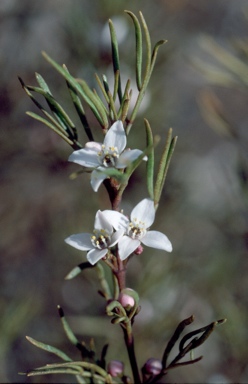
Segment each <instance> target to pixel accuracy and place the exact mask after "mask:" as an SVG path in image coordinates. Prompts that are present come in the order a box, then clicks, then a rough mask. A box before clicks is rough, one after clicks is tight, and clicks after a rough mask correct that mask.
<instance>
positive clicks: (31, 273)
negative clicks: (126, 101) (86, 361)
mask: <svg viewBox="0 0 248 384" xmlns="http://www.w3.org/2000/svg"><path fill="white" fill-rule="evenodd" d="M125 9H128V10H130V11H133V12H134V13H136V14H137V12H138V11H139V10H141V11H142V12H143V15H144V17H145V19H146V21H147V24H148V26H149V29H150V33H151V37H152V41H153V44H154V43H156V42H157V41H158V40H160V39H163V38H164V39H167V40H168V43H167V44H166V45H165V46H163V47H161V49H160V51H159V55H158V60H157V64H156V66H155V71H154V74H153V77H152V79H151V82H150V86H149V88H148V92H147V95H146V99H145V100H144V103H143V109H142V108H141V111H140V114H139V115H138V117H137V119H136V123H135V125H134V126H133V128H132V130H131V133H130V136H129V138H128V140H129V144H130V146H131V147H132V148H136V147H137V148H143V147H144V145H145V139H144V125H143V118H144V117H146V118H147V119H148V120H149V121H150V124H151V126H152V128H153V130H154V133H155V134H158V135H160V136H161V141H160V144H159V145H158V146H157V149H156V156H157V161H158V159H159V156H160V155H161V151H162V148H163V146H162V144H163V140H164V139H165V137H166V133H167V131H168V129H169V128H170V127H173V132H174V134H175V135H178V137H179V139H178V144H177V147H176V151H175V154H174V157H173V159H172V163H171V167H170V170H169V173H168V177H167V180H166V185H165V189H164V193H163V196H162V199H161V204H160V207H159V210H158V212H157V217H156V222H155V223H154V226H153V229H157V230H160V231H161V232H164V233H166V234H167V236H168V237H169V239H170V240H171V242H172V244H173V247H174V249H173V252H172V253H171V254H167V253H163V252H161V251H155V250H150V249H146V250H145V252H144V253H143V254H142V255H141V256H139V257H138V256H137V257H136V258H133V259H132V260H131V261H130V264H129V271H128V284H129V286H130V287H131V288H134V289H135V290H137V291H138V292H139V294H140V298H141V307H142V310H141V312H140V314H139V316H138V317H137V320H136V325H135V327H134V331H135V336H136V349H137V355H138V361H139V365H140V366H142V365H143V364H144V362H145V361H146V360H147V359H148V358H149V357H156V358H160V357H161V356H162V354H163V349H164V347H165V345H166V342H167V341H168V339H169V337H170V336H171V334H172V333H173V332H174V329H175V327H176V326H177V324H178V323H179V322H180V321H181V320H182V319H184V318H186V317H188V316H190V315H192V314H194V315H195V323H194V324H193V325H192V326H191V328H190V330H193V329H194V328H197V327H202V326H204V325H206V324H208V323H210V322H212V321H214V320H217V319H221V318H227V319H228V321H227V323H225V324H224V325H223V326H220V327H218V328H217V329H216V331H215V332H214V333H213V334H212V335H211V337H210V339H209V340H207V341H206V342H205V344H204V345H203V346H201V347H200V348H199V350H196V351H195V357H197V356H200V355H204V359H203V360H202V361H201V362H199V363H197V364H196V365H192V366H189V367H184V368H178V369H177V370H174V371H172V372H171V373H170V375H168V376H167V377H166V382H177V383H186V382H187V383H200V382H201V383H206V382H207V383H232V382H239V383H245V382H247V381H248V366H247V342H248V331H247V323H248V310H247V305H248V302H247V297H248V296H247V292H248V279H247V271H248V268H247V267H248V258H247V247H248V228H247V223H248V216H247V176H248V168H247V164H248V163H247V140H248V133H247V132H248V131H247V124H248V110H247V98H248V90H247V84H248V80H247V79H248V56H247V53H248V4H247V2H246V1H245V0H235V1H231V0H208V1H204V0H173V1H170V0H164V1H162V0H157V1H148V0H144V1H135V2H131V1H122V0H120V1H118V2H113V1H109V0H101V1H96V0H94V1H89V0H80V1H79V0H74V1H69V0H53V1H48V0H43V1H42V2H40V1H31V0H22V1H17V0H1V2H0V70H1V81H0V87H1V92H0V118H1V135H0V141H1V155H0V156H1V161H0V164H1V165H0V178H1V189H0V201H1V205H0V207H1V208H0V209H1V220H0V222H1V227H2V228H1V238H0V247H1V259H0V263H1V264H0V273H1V279H0V286H1V298H0V308H1V309H0V312H1V319H0V327H1V329H0V333H1V338H0V340H1V342H0V382H9V383H11V382H19V383H24V382H28V383H29V382H30V383H31V382H41V381H45V382H47V383H52V382H55V381H56V382H71V377H69V376H68V377H58V378H55V377H53V376H46V377H39V378H33V379H32V380H31V379H27V378H26V377H25V376H20V375H18V372H25V371H26V370H28V369H30V368H34V367H38V366H41V365H44V364H46V363H49V362H56V361H58V359H56V357H55V356H53V355H49V354H48V353H46V352H44V351H41V350H38V349H36V348H35V347H34V346H32V345H31V344H29V343H28V342H27V340H26V339H25V336H26V335H29V336H31V337H33V338H35V339H37V340H40V341H43V342H45V343H49V344H51V345H54V346H56V347H58V348H61V349H63V350H64V351H65V352H66V353H67V354H68V355H70V356H71V357H72V358H73V359H75V360H78V359H80V356H79V354H78V353H77V350H76V349H75V348H74V347H73V346H72V345H71V344H70V343H69V341H67V339H66V336H65V335H64V333H63V329H62V326H61V324H60V320H59V317H58V314H57V309H56V306H57V305H58V304H60V305H61V306H62V307H63V309H64V311H65V314H66V316H67V319H68V321H69V322H70V324H71V326H72V328H73V330H74V331H75V333H76V334H77V336H78V337H79V338H80V339H83V340H85V341H86V342H88V341H89V339H90V338H91V337H93V336H94V338H95V344H96V350H97V352H98V353H100V351H101V348H102V347H103V345H104V344H105V343H106V342H109V344H110V346H109V352H108V356H107V358H108V360H110V359H113V358H116V357H118V358H119V359H121V360H123V361H124V362H126V364H127V355H126V352H125V350H124V347H123V340H122V333H121V330H120V329H119V328H118V326H114V325H111V324H110V320H109V319H108V318H106V317H105V315H104V301H103V299H102V298H101V297H100V296H99V295H98V294H97V290H98V289H99V283H98V280H97V278H96V276H95V273H94V271H85V272H84V273H83V274H82V275H80V276H78V277H77V278H75V279H74V280H71V281H65V280H64V277H65V276H66V274H67V273H68V272H69V271H70V270H71V269H72V268H73V267H74V266H75V265H77V264H78V263H80V262H81V261H82V260H85V254H84V253H81V252H79V251H77V250H75V249H73V248H70V247H68V246H67V245H66V244H65V243H64V239H65V238H66V237H67V236H69V235H70V234H72V233H78V232H89V231H91V229H92V226H93V222H94V215H95V212H96V210H97V209H105V208H108V207H109V205H108V201H107V195H106V192H105V191H104V188H103V187H101V189H100V190H99V193H98V194H96V193H93V192H92V190H91V187H90V184H89V177H88V176H87V175H82V176H80V177H78V178H77V179H75V180H71V179H70V178H69V176H70V174H71V173H72V172H74V171H75V170H77V169H78V168H79V167H77V166H76V165H74V164H69V163H68V162H67V158H68V156H69V155H70V153H71V148H70V147H69V146H68V145H67V144H65V143H64V142H62V140H61V139H60V138H59V137H57V136H56V134H55V133H53V132H52V131H50V130H49V129H48V128H47V127H45V126H43V125H42V124H41V123H38V122H37V121H35V120H32V119H31V118H30V117H29V116H27V115H26V114H25V112H26V111H27V110H30V111H34V112H37V113H38V110H36V109H35V106H34V105H33V104H32V102H31V100H30V99H29V98H28V97H27V95H26V94H25V92H24V91H23V89H22V87H21V85H20V83H19V82H18V78H17V77H18V76H21V77H22V78H23V80H24V81H25V83H26V84H33V85H35V84H36V81H35V75H34V73H35V72H38V73H40V74H41V75H42V76H43V77H44V78H45V79H46V81H47V83H48V84H49V86H50V88H51V90H52V92H53V94H54V96H55V97H56V99H57V100H58V101H59V102H60V103H61V104H62V105H63V106H64V107H65V109H66V110H67V111H68V113H69V114H70V116H71V118H72V120H73V121H74V122H75V124H76V125H77V127H78V131H79V132H80V140H81V142H83V143H85V141H86V136H85V134H84V131H83V128H81V126H80V122H79V119H78V117H77V116H76V113H75V111H74V109H73V106H72V105H71V101H70V98H69V95H68V92H67V87H66V85H65V83H64V80H63V79H62V78H61V77H60V76H59V74H57V73H56V72H55V70H54V69H53V68H52V67H51V66H50V65H49V64H48V63H47V62H46V61H45V60H44V58H43V57H42V55H41V51H42V50H44V51H46V52H47V53H48V54H49V55H50V56H52V57H53V58H54V59H55V60H56V61H57V62H58V63H60V64H62V63H65V64H66V65H67V66H68V68H69V69H70V72H71V73H72V74H73V75H74V76H75V77H81V78H83V79H85V80H86V81H87V82H88V84H89V85H90V86H91V87H96V82H95V79H94V73H95V72H97V73H98V74H99V75H101V74H103V73H104V74H107V76H108V78H109V79H110V78H111V76H112V74H111V60H110V43H109V37H108V33H107V25H106V22H107V20H108V19H109V18H111V19H112V21H113V22H114V25H115V27H116V30H117V35H118V38H119V42H120V46H119V48H120V59H121V66H122V67H121V69H122V73H123V75H124V77H125V76H126V77H130V78H131V79H134V77H135V68H134V58H135V55H134V52H135V51H134V29H133V25H132V22H131V19H130V18H129V16H127V15H126V14H124V10H125ZM216 44H217V45H216ZM223 49H225V50H226V52H228V55H231V56H225V54H224V53H223V51H222V50H223ZM230 57H231V58H232V59H231V58H230ZM133 86H134V87H135V84H134V83H133ZM89 120H90V122H91V124H92V126H93V127H95V132H96V136H97V135H98V133H97V130H99V127H98V124H96V122H95V121H94V119H93V117H92V116H91V115H89ZM99 138H100V135H99ZM144 175H145V168H144V165H142V166H141V167H140V168H139V169H138V170H137V172H136V174H135V175H133V177H132V180H131V183H130V185H129V187H128V189H127V191H126V193H125V194H124V201H123V206H124V207H125V208H127V209H130V208H131V207H133V206H134V205H135V204H136V203H138V202H139V201H140V200H141V198H144V197H147V192H146V189H145V188H146V185H145V181H144ZM127 365H128V364H127Z"/></svg>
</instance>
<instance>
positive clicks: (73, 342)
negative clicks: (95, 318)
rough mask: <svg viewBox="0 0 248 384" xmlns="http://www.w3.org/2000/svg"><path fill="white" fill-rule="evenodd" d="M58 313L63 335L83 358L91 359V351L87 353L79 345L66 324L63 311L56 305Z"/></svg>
mask: <svg viewBox="0 0 248 384" xmlns="http://www.w3.org/2000/svg"><path fill="white" fill-rule="evenodd" d="M58 312H59V316H60V320H61V322H62V325H63V328H64V331H65V334H66V336H67V337H68V339H69V341H70V342H71V343H72V344H73V345H75V346H76V347H77V349H78V350H79V351H80V352H81V354H82V356H83V358H84V357H85V358H92V357H93V356H94V353H93V352H92V351H89V350H88V349H87V348H86V347H85V346H84V345H83V343H80V341H79V340H78V339H77V337H76V336H75V334H74V333H73V331H72V329H71V327H70V325H69V323H68V322H67V320H66V318H65V315H64V311H63V309H62V308H61V307H60V305H58Z"/></svg>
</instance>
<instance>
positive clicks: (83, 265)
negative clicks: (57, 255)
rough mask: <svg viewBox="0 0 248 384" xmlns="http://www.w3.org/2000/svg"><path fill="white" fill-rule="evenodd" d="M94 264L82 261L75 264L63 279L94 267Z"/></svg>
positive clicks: (69, 278) (68, 278)
mask: <svg viewBox="0 0 248 384" xmlns="http://www.w3.org/2000/svg"><path fill="white" fill-rule="evenodd" d="M94 267H95V266H94V265H92V264H90V263H89V262H87V261H86V262H84V263H81V264H79V265H77V266H76V267H75V268H73V269H72V270H71V271H70V272H69V273H68V274H67V275H66V277H65V280H71V279H73V278H74V277H76V276H78V275H79V274H80V273H81V272H82V271H83V270H85V269H88V268H94Z"/></svg>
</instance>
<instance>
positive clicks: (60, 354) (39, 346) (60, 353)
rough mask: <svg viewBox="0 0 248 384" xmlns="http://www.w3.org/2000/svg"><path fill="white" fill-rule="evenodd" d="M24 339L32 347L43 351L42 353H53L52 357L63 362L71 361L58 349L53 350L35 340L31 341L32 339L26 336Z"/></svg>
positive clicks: (53, 348)
mask: <svg viewBox="0 0 248 384" xmlns="http://www.w3.org/2000/svg"><path fill="white" fill-rule="evenodd" d="M26 339H27V340H28V341H29V342H30V343H31V344H33V345H35V346H36V347H37V348H40V349H43V350H44V351H47V352H50V353H53V354H54V355H56V356H58V357H60V358H61V359H62V360H65V361H72V359H71V358H70V357H69V356H67V355H66V354H65V353H64V352H62V351H61V350H60V349H58V348H55V347H53V346H51V345H49V344H44V343H42V342H40V341H37V340H35V339H33V338H32V337H30V336H26Z"/></svg>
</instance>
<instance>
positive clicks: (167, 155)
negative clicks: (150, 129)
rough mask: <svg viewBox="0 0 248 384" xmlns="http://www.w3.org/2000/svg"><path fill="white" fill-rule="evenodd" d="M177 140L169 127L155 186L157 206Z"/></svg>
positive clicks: (155, 203)
mask: <svg viewBox="0 0 248 384" xmlns="http://www.w3.org/2000/svg"><path fill="white" fill-rule="evenodd" d="M176 142H177V137H174V138H173V139H172V128H170V129H169V132H168V135H167V140H166V143H165V147H164V150H163V152H162V156H161V159H160V162H159V166H158V174H157V179H156V182H155V187H154V205H155V206H157V205H158V203H159V200H160V196H161V193H162V189H163V186H164V183H165V178H166V175H167V171H168V168H169V164H170V160H171V157H172V154H173V152H174V149H175V146H176Z"/></svg>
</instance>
